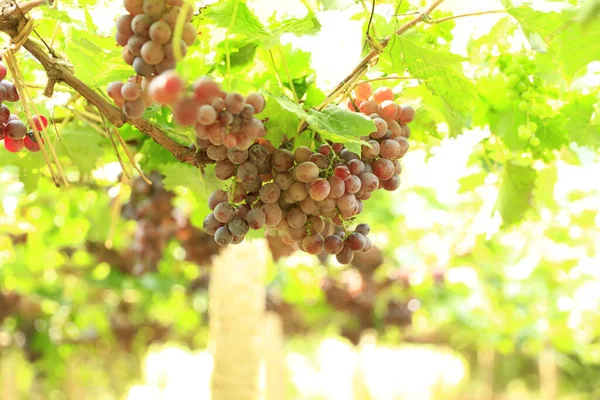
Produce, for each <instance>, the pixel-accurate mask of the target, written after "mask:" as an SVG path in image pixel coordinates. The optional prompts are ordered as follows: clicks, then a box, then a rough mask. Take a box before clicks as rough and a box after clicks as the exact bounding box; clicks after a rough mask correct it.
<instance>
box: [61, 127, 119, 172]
mask: <svg viewBox="0 0 600 400" xmlns="http://www.w3.org/2000/svg"><path fill="white" fill-rule="evenodd" d="M60 138H61V140H60V141H59V140H54V146H55V148H56V153H57V154H58V155H59V156H60V155H65V156H66V157H68V158H70V159H71V160H72V161H73V164H75V166H76V167H77V169H79V172H81V174H83V175H85V174H87V173H90V172H91V171H92V170H93V169H94V168H96V163H97V162H98V160H99V159H100V158H101V157H102V156H103V155H104V147H103V144H102V143H103V141H104V140H106V142H108V139H105V138H103V137H102V136H100V134H98V132H96V131H95V130H93V129H92V128H91V127H90V126H86V125H77V124H69V125H67V126H66V127H65V128H63V129H62V130H61V132H60Z"/></svg>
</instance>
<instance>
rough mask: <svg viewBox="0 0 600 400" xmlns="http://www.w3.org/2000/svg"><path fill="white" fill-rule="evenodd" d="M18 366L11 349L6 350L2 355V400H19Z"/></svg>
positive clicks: (0, 389) (0, 387) (0, 357)
mask: <svg viewBox="0 0 600 400" xmlns="http://www.w3.org/2000/svg"><path fill="white" fill-rule="evenodd" d="M16 370H17V366H16V363H15V357H14V355H13V353H12V351H11V350H10V349H4V351H3V352H2V353H1V354H0V399H3V400H17V399H18V398H19V389H18V388H17V374H16Z"/></svg>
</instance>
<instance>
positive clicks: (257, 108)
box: [246, 93, 265, 114]
mask: <svg viewBox="0 0 600 400" xmlns="http://www.w3.org/2000/svg"><path fill="white" fill-rule="evenodd" d="M246 104H250V105H251V106H252V107H254V112H255V113H256V114H260V113H261V112H262V111H263V110H264V109H265V98H264V97H263V96H262V95H261V94H260V93H250V94H249V95H248V96H246Z"/></svg>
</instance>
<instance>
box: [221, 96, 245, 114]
mask: <svg viewBox="0 0 600 400" xmlns="http://www.w3.org/2000/svg"><path fill="white" fill-rule="evenodd" d="M245 104H246V101H245V99H244V96H242V95H241V94H239V93H236V92H231V93H228V94H227V96H225V108H226V109H227V111H229V112H230V113H232V114H239V113H240V112H241V111H242V110H243V109H244V105H245Z"/></svg>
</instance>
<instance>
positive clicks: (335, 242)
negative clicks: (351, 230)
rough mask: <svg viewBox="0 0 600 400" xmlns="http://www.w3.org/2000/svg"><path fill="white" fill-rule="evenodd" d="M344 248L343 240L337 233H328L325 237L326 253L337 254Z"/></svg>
mask: <svg viewBox="0 0 600 400" xmlns="http://www.w3.org/2000/svg"><path fill="white" fill-rule="evenodd" d="M343 248H344V241H343V240H342V238H341V237H339V236H338V235H330V236H327V237H326V238H325V241H324V249H325V252H326V253H327V254H331V255H336V254H339V253H340V252H341V251H342V249H343Z"/></svg>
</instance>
